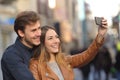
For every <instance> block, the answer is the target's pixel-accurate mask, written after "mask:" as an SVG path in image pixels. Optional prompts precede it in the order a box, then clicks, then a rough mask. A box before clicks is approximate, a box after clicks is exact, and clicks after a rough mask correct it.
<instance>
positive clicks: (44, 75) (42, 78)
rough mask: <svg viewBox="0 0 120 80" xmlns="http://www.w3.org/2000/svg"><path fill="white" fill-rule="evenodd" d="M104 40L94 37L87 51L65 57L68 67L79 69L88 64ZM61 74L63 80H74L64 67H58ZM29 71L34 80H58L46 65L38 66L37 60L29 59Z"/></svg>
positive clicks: (72, 75)
mask: <svg viewBox="0 0 120 80" xmlns="http://www.w3.org/2000/svg"><path fill="white" fill-rule="evenodd" d="M103 41H104V38H103V37H102V36H98V35H97V37H96V39H95V40H94V41H93V42H92V44H91V45H90V46H89V47H88V49H87V50H86V51H84V52H82V53H80V54H76V55H72V56H71V55H70V56H66V60H67V62H69V65H68V67H72V68H75V67H81V66H84V65H86V64H87V63H89V62H90V61H91V60H92V59H93V58H94V57H95V55H96V54H97V51H98V49H99V48H100V46H101V45H102V44H103ZM59 67H60V70H61V72H62V74H63V77H64V80H74V73H73V71H68V70H66V69H65V67H64V65H59ZM30 70H31V72H32V73H33V76H34V77H35V79H36V80H59V79H58V77H57V75H56V74H55V73H54V72H53V71H52V70H51V69H50V67H49V66H48V65H45V64H43V65H38V60H36V59H31V61H30Z"/></svg>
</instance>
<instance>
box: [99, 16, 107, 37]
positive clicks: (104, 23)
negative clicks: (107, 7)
mask: <svg viewBox="0 0 120 80" xmlns="http://www.w3.org/2000/svg"><path fill="white" fill-rule="evenodd" d="M107 29H108V23H107V20H106V19H104V18H102V22H101V26H99V28H98V35H101V36H105V34H106V33H107Z"/></svg>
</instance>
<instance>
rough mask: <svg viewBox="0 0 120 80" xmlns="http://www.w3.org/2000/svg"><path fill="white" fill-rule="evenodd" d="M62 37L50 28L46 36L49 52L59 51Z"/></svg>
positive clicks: (46, 45)
mask: <svg viewBox="0 0 120 80" xmlns="http://www.w3.org/2000/svg"><path fill="white" fill-rule="evenodd" d="M59 46H60V39H59V37H58V35H57V33H56V32H55V31H54V30H53V29H49V30H48V31H47V32H46V36H45V47H46V50H47V52H49V53H57V52H58V51H59Z"/></svg>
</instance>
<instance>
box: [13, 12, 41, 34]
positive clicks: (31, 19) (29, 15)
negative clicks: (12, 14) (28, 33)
mask: <svg viewBox="0 0 120 80" xmlns="http://www.w3.org/2000/svg"><path fill="white" fill-rule="evenodd" d="M37 21H40V16H39V15H38V14H37V13H36V12H34V11H23V12H21V13H19V14H18V15H17V17H16V19H15V23H14V30H15V32H16V33H17V34H18V30H21V31H23V32H24V29H25V26H26V25H30V24H31V23H35V22H37ZM18 36H19V34H18Z"/></svg>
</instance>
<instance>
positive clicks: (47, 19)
mask: <svg viewBox="0 0 120 80" xmlns="http://www.w3.org/2000/svg"><path fill="white" fill-rule="evenodd" d="M24 10H33V11H35V12H38V13H39V14H40V18H41V25H46V24H47V25H52V26H54V27H55V28H56V30H57V32H58V34H59V35H60V36H61V37H62V40H63V51H64V52H65V53H66V54H71V55H74V54H77V53H78V52H81V51H84V50H86V48H87V47H88V46H89V45H90V43H91V42H92V41H93V39H94V38H95V36H96V34H97V30H98V26H97V25H96V24H95V21H94V17H95V16H98V17H104V18H106V19H107V20H108V25H109V29H108V33H107V35H106V36H107V38H106V40H105V41H106V42H105V44H104V45H103V47H102V48H101V49H100V50H99V52H98V55H97V56H96V57H95V59H94V60H93V61H92V62H90V63H89V64H88V65H86V66H84V67H80V68H76V69H74V72H75V80H120V0H0V58H1V56H2V54H3V52H4V50H5V48H6V47H7V46H8V45H11V44H12V43H14V41H15V39H16V37H17V35H16V34H15V32H14V30H13V25H14V20H15V17H16V15H17V14H18V13H19V12H21V11H24ZM0 80H3V79H2V72H1V69H0Z"/></svg>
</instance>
